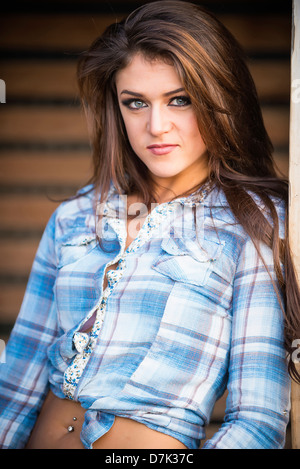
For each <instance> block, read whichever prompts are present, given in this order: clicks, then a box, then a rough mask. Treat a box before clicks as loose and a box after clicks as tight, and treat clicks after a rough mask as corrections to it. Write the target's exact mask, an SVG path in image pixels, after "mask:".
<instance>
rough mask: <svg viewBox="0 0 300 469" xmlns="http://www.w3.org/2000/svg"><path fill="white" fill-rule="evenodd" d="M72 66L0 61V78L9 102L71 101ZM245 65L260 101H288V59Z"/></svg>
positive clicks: (69, 63)
mask: <svg viewBox="0 0 300 469" xmlns="http://www.w3.org/2000/svg"><path fill="white" fill-rule="evenodd" d="M76 63H77V62H76V60H74V61H65V62H64V61H52V60H51V61H47V60H9V61H0V70H1V78H2V79H3V80H4V81H5V82H6V84H7V96H8V97H9V98H10V99H18V98H30V99H38V98H48V99H55V98H61V99H74V98H76V97H77V94H78V93H77V84H76ZM248 65H249V68H250V71H251V73H252V75H253V78H254V81H255V84H256V86H257V90H258V94H259V97H260V99H262V100H263V99H265V100H266V99H273V100H274V99H275V100H276V99H277V100H278V99H280V100H287V101H288V100H289V93H290V62H289V61H288V60H271V61H270V60H268V61H262V60H256V61H255V60H252V61H250V62H249V64H248ZM58 78H59V79H58Z"/></svg>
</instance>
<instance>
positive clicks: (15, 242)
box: [0, 238, 39, 276]
mask: <svg viewBox="0 0 300 469" xmlns="http://www.w3.org/2000/svg"><path fill="white" fill-rule="evenodd" d="M38 244H39V239H36V238H34V239H32V238H21V239H12V238H11V239H2V240H1V243H0V259H1V263H0V274H1V275H2V276H5V275H8V276H11V275H18V276H19V275H20V276H28V274H29V272H30V270H31V266H32V263H33V260H34V256H35V253H36V250H37V248H38Z"/></svg>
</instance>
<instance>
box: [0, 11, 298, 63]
mask: <svg viewBox="0 0 300 469" xmlns="http://www.w3.org/2000/svg"><path fill="white" fill-rule="evenodd" d="M125 16H126V15H125ZM123 17H124V14H117V13H116V14H115V15H114V14H110V15H108V14H81V15H74V14H72V13H68V14H66V15H64V14H45V15H42V14H30V15H29V14H2V15H1V18H0V30H1V47H2V48H5V49H7V50H18V49H20V50H32V49H34V50H37V51H41V50H55V51H61V52H63V53H66V54H67V53H69V52H71V51H82V50H83V49H85V48H86V47H87V46H88V45H89V44H90V43H91V42H92V41H93V40H94V39H95V38H96V37H97V36H99V35H100V34H101V33H102V32H103V30H104V28H105V27H106V26H108V25H109V24H111V23H114V22H115V21H116V20H118V21H119V20H121V19H122V18H123ZM218 17H219V19H220V20H221V21H222V22H223V23H224V24H225V26H227V27H228V29H229V30H230V31H231V32H232V33H233V34H234V35H235V36H236V38H237V39H238V41H239V42H240V43H241V45H242V46H243V47H244V48H245V49H246V50H257V51H259V50H260V51H262V50H263V51H273V52H288V51H289V50H290V18H289V17H287V16H285V15H284V16H283V15H272V13H270V14H268V16H267V17H266V15H263V14H262V15H232V14H223V15H218Z"/></svg>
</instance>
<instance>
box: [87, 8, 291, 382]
mask: <svg viewBox="0 0 300 469" xmlns="http://www.w3.org/2000/svg"><path fill="white" fill-rule="evenodd" d="M136 53H142V54H143V55H144V56H145V57H146V58H150V59H152V58H153V59H155V58H160V59H163V60H166V61H168V63H171V64H173V65H174V67H175V68H176V71H177V73H178V74H179V76H180V78H181V80H182V83H183V85H184V87H185V89H186V91H187V93H188V95H189V97H190V99H191V102H192V104H193V106H194V109H195V112H196V115H197V119H198V125H199V130H200V133H201V136H202V138H203V140H204V142H205V143H206V147H207V152H208V157H209V173H210V176H209V180H210V181H211V183H212V184H213V185H214V186H216V187H218V188H219V189H222V190H223V191H224V193H225V195H226V198H227V201H228V203H229V206H230V208H231V210H232V212H233V214H234V215H235V217H236V219H237V221H238V222H239V223H240V224H241V225H242V226H243V228H244V229H245V231H246V232H247V233H248V234H249V236H251V238H252V240H253V242H254V243H255V245H256V246H257V247H258V245H259V242H261V241H262V242H264V243H266V244H267V245H268V246H270V247H271V248H272V250H273V254H274V266H275V271H276V275H277V280H278V285H279V290H280V293H281V295H282V297H283V298H284V305H283V312H284V319H285V348H286V351H287V354H288V357H289V361H288V369H289V373H290V375H291V377H292V378H293V379H295V380H296V381H298V382H299V383H300V375H299V373H298V372H297V369H296V366H295V363H294V361H293V360H292V359H291V357H292V354H293V351H295V348H296V347H293V341H294V340H295V339H297V338H300V315H299V311H300V293H299V289H298V285H297V281H296V275H295V270H294V267H293V262H292V258H291V253H290V248H289V242H288V216H287V214H286V236H285V240H284V241H283V240H281V239H280V238H279V222H278V216H277V211H276V208H275V205H274V197H275V198H279V199H281V200H284V202H285V204H286V208H287V207H288V182H287V180H285V179H284V178H281V177H279V176H278V175H277V172H276V170H275V165H274V161H273V157H272V153H273V147H272V143H271V141H270V138H269V136H268V134H267V132H266V130H265V127H264V123H263V118H262V113H261V109H260V105H259V101H258V97H257V92H256V88H255V85H254V82H253V79H252V77H251V75H250V73H249V70H248V68H247V66H246V61H245V56H244V53H243V51H242V50H241V48H240V46H239V44H238V43H237V41H236V40H235V39H234V37H233V36H232V35H231V33H230V32H229V31H228V30H227V29H226V28H225V27H224V25H223V24H221V23H220V22H219V21H218V20H217V19H216V18H215V17H214V15H212V14H211V13H209V12H207V11H206V10H205V9H204V8H202V7H199V6H197V5H194V4H192V3H187V2H183V1H172V0H167V1H157V2H153V3H148V4H145V5H143V6H142V7H140V8H138V9H136V10H135V11H134V12H133V13H131V14H130V15H129V16H128V17H127V18H126V19H124V20H122V21H121V22H117V23H114V24H112V25H111V26H109V27H108V28H107V29H106V30H105V32H104V33H103V34H102V35H101V37H99V38H98V39H96V41H95V42H94V43H93V44H92V45H91V47H90V48H89V50H88V51H86V52H85V53H83V54H82V57H81V58H80V60H79V64H78V83H79V89H80V95H81V98H82V101H83V104H84V108H85V110H86V112H87V118H88V121H89V122H90V124H91V126H90V128H91V143H92V150H93V162H94V174H93V177H92V179H91V181H90V182H91V183H93V185H94V188H95V189H96V193H97V194H101V201H102V202H103V201H104V200H105V198H106V197H107V193H108V189H109V184H110V182H111V181H113V183H114V185H115V186H116V188H117V189H118V190H120V192H125V193H126V194H128V195H129V194H132V193H137V194H139V196H140V198H141V199H142V200H143V201H144V203H145V204H146V205H149V203H151V202H153V201H155V195H154V192H153V186H152V185H151V179H150V176H149V172H148V170H147V167H146V166H145V165H144V163H142V162H141V161H140V159H139V158H138V157H137V156H136V155H135V153H134V152H133V150H132V148H131V146H130V144H129V141H128V138H127V135H126V131H125V127H124V124H123V121H122V118H121V114H120V110H119V105H118V101H117V95H116V87H115V76H116V73H117V72H118V71H119V70H121V69H122V68H124V67H126V66H127V65H128V64H129V62H130V60H131V59H132V57H133V56H134V55H135V54H136ZM250 191H252V192H253V193H255V194H257V195H258V196H259V198H260V199H261V200H262V202H263V204H264V205H265V207H267V209H268V211H269V215H270V217H271V220H272V221H271V223H270V222H269V221H268V220H267V219H266V217H265V216H264V215H263V213H262V211H261V209H260V208H259V206H258V205H257V204H256V203H255V201H254V200H253V198H252V197H251V196H250V195H249V192H250ZM281 263H282V264H281ZM281 265H282V266H283V268H282V267H281ZM283 272H285V275H284V274H283ZM294 343H297V341H295V342H294Z"/></svg>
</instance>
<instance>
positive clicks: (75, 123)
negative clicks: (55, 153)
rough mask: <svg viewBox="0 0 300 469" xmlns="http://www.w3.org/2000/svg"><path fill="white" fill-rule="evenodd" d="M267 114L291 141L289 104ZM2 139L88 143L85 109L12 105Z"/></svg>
mask: <svg viewBox="0 0 300 469" xmlns="http://www.w3.org/2000/svg"><path fill="white" fill-rule="evenodd" d="M1 111H2V108H1ZM263 117H264V121H265V125H266V128H267V131H268V133H269V135H270V138H271V140H272V142H273V144H274V145H275V146H276V145H279V146H281V145H282V146H284V145H287V144H288V139H289V108H288V106H278V107H276V106H266V107H263ZM0 140H2V141H13V142H46V143H47V142H49V143H53V142H78V143H82V142H83V143H88V132H87V126H86V121H85V116H84V113H83V111H82V110H81V109H79V108H73V107H68V106H63V107H53V108H52V107H47V106H45V107H40V106H37V107H35V106H33V107H24V106H17V105H15V106H13V105H11V106H9V107H7V108H5V110H3V111H2V112H1V114H0Z"/></svg>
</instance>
